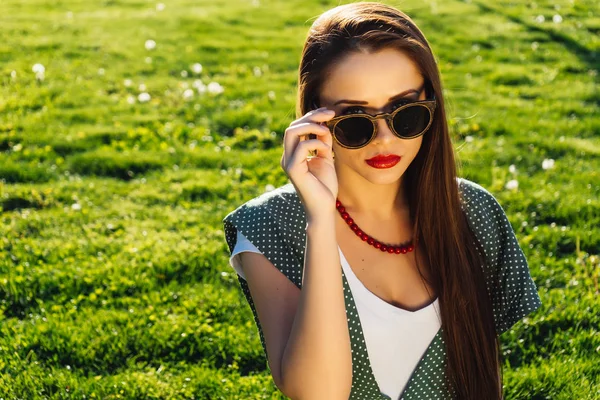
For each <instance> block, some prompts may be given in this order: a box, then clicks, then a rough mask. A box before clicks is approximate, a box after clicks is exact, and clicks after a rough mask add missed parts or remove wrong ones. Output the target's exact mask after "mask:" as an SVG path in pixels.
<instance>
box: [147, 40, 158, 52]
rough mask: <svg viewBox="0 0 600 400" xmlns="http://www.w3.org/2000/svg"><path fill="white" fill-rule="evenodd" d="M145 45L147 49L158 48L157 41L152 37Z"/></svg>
mask: <svg viewBox="0 0 600 400" xmlns="http://www.w3.org/2000/svg"><path fill="white" fill-rule="evenodd" d="M144 46H145V47H146V50H154V49H155V48H156V42H155V41H154V40H152V39H148V40H146V43H145V44H144Z"/></svg>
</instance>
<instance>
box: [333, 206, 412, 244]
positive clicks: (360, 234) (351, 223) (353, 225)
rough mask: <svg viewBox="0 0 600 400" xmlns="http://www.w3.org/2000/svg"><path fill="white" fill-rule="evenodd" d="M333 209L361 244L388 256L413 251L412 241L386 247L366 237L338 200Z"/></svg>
mask: <svg viewBox="0 0 600 400" xmlns="http://www.w3.org/2000/svg"><path fill="white" fill-rule="evenodd" d="M335 207H336V208H337V210H338V212H339V213H340V215H341V216H342V218H343V219H344V221H346V223H347V224H348V226H349V227H350V229H352V230H353V231H354V233H356V236H358V237H360V238H361V239H362V241H363V242H367V243H368V244H370V245H371V246H373V247H375V248H377V249H379V250H381V251H384V252H388V253H390V254H391V253H396V254H406V253H408V252H409V251H413V250H414V249H415V246H414V245H413V243H412V240H410V241H408V242H407V243H405V244H401V245H399V246H387V245H385V244H383V243H381V242H379V241H378V240H376V239H374V238H372V237H371V236H369V235H367V234H366V233H364V232H363V231H362V229H360V228H359V227H358V225H356V223H355V222H354V220H353V219H352V218H351V217H350V215H349V214H348V212H346V208H345V207H344V206H343V205H342V203H341V202H340V200H339V199H337V198H336V202H335Z"/></svg>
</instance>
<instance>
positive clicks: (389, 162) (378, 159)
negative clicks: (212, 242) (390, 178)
mask: <svg viewBox="0 0 600 400" xmlns="http://www.w3.org/2000/svg"><path fill="white" fill-rule="evenodd" d="M400 158H401V157H400V156H397V155H395V154H386V155H381V154H380V155H377V156H375V157H373V158H369V159H368V160H366V162H367V164H369V165H370V166H371V167H374V168H391V167H393V166H394V165H396V164H398V163H399V162H400Z"/></svg>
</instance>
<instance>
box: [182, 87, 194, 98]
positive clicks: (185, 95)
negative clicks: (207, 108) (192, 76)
mask: <svg viewBox="0 0 600 400" xmlns="http://www.w3.org/2000/svg"><path fill="white" fill-rule="evenodd" d="M192 97H194V91H193V90H192V89H186V90H185V91H184V92H183V98H184V99H186V100H187V99H191V98H192Z"/></svg>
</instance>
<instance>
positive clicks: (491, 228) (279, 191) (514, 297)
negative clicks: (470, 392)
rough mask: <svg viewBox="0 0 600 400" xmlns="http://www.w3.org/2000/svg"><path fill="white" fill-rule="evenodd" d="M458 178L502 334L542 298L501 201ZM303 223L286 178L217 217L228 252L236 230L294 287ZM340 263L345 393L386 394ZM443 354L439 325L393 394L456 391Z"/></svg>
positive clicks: (430, 395) (353, 399) (438, 395)
mask: <svg viewBox="0 0 600 400" xmlns="http://www.w3.org/2000/svg"><path fill="white" fill-rule="evenodd" d="M457 179H458V182H459V192H460V195H461V200H462V203H461V206H462V207H463V211H465V214H466V215H467V219H468V221H469V224H470V226H471V229H472V230H473V231H474V233H475V236H476V237H477V239H478V241H479V242H480V243H481V244H482V246H483V248H484V253H485V257H486V261H487V262H486V265H485V266H483V267H482V268H484V270H485V276H486V279H487V289H488V291H489V293H490V294H491V295H492V299H493V311H494V318H495V321H496V327H497V331H498V333H502V332H505V331H506V330H508V329H509V328H510V327H511V326H512V325H514V324H515V323H516V322H517V321H518V320H519V319H521V318H522V317H524V316H525V315H527V314H529V313H530V312H532V311H534V310H536V309H537V308H538V307H539V306H540V305H541V302H540V299H539V296H538V294H537V290H536V287H535V284H534V282H533V280H532V279H531V276H530V274H529V268H528V265H527V261H526V259H525V256H524V255H523V252H522V250H521V248H520V247H519V244H518V242H517V239H516V237H515V234H514V231H513V229H512V227H511V225H510V222H509V221H508V218H507V217H506V214H505V213H504V211H503V209H502V207H501V206H500V205H499V204H498V202H497V201H496V199H495V198H494V197H493V196H492V195H491V194H490V193H489V192H488V191H487V190H486V189H484V188H483V187H481V186H480V185H478V184H476V183H474V182H471V181H469V180H466V179H464V178H457ZM306 223H307V221H306V215H305V213H304V207H303V206H302V203H301V201H300V199H299V197H298V195H297V193H296V190H295V187H294V186H293V184H292V183H288V184H286V185H284V186H281V187H279V188H276V189H275V190H272V191H270V192H266V193H263V194H262V195H260V196H258V197H256V198H254V199H252V200H250V201H248V202H246V203H245V204H243V205H241V206H239V207H238V208H237V209H235V210H234V211H232V212H230V213H229V214H228V215H227V216H226V217H225V218H224V219H223V227H224V230H225V238H226V241H227V244H228V246H229V251H230V254H231V252H232V251H233V249H234V247H235V242H236V239H237V230H238V229H239V230H240V231H241V232H242V234H243V235H244V236H246V238H248V240H250V241H251V242H252V244H254V245H255V246H256V248H258V250H259V251H261V252H262V253H263V254H264V255H265V256H266V257H267V259H269V260H270V261H271V262H272V263H273V265H274V266H275V267H276V268H277V269H278V270H280V271H281V272H282V273H283V274H284V275H285V276H286V277H287V278H288V279H289V280H290V281H291V282H293V283H294V284H295V285H296V286H297V287H298V288H300V289H301V288H302V269H303V265H304V246H305V243H306ZM340 270H341V273H342V281H343V287H344V300H345V305H346V317H347V319H348V329H349V331H350V342H351V351H352V390H351V393H350V397H349V400H364V399H382V400H383V399H387V400H391V399H390V397H389V396H388V395H386V394H384V393H382V392H381V390H380V389H379V386H378V385H377V382H376V380H375V376H374V374H373V370H372V368H371V364H370V362H369V356H368V353H367V347H366V344H365V338H364V336H363V331H362V326H361V322H360V318H359V315H358V312H357V309H356V305H355V303H354V298H353V296H352V292H351V290H350V286H349V285H348V281H347V280H346V276H345V274H344V272H343V269H342V267H341V265H340ZM237 277H238V282H239V284H240V286H241V288H242V292H243V293H244V295H245V297H246V300H247V302H248V304H249V305H250V308H251V310H252V313H253V315H254V321H255V323H256V325H257V327H258V332H259V336H260V341H261V344H262V347H263V350H264V354H265V355H266V353H267V351H266V344H265V340H264V335H263V332H262V328H261V326H260V322H259V319H258V314H257V312H256V308H255V306H254V303H253V301H252V297H251V295H250V290H249V288H248V284H247V283H246V281H245V280H244V279H243V278H241V277H240V276H239V275H238V276H237ZM445 359H446V352H445V346H444V341H443V327H442V328H440V330H439V331H438V333H437V334H436V336H435V337H434V338H433V340H432V341H431V344H430V345H429V347H428V348H427V350H426V351H425V353H424V354H423V357H422V358H421V360H420V361H419V363H418V364H417V366H416V368H415V370H414V371H413V374H412V376H411V378H410V379H409V380H408V382H407V384H406V386H405V388H404V391H403V392H402V394H401V395H400V397H399V398H400V399H401V400H412V399H423V400H429V399H431V400H433V399H436V400H437V399H453V398H454V397H455V391H454V390H452V391H451V392H448V390H447V389H446V388H445V374H444V367H445ZM267 368H268V364H267Z"/></svg>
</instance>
